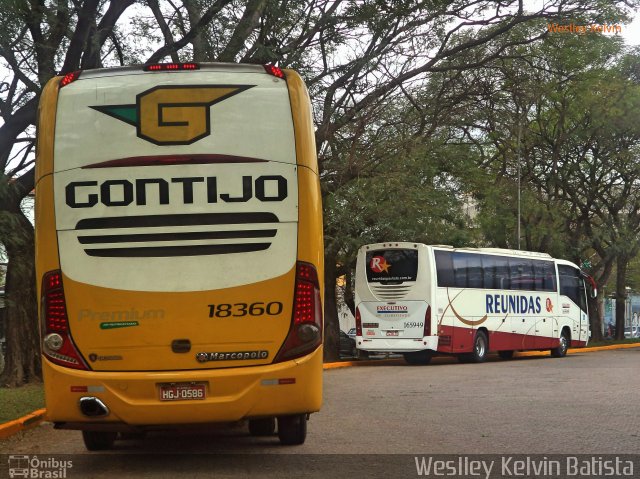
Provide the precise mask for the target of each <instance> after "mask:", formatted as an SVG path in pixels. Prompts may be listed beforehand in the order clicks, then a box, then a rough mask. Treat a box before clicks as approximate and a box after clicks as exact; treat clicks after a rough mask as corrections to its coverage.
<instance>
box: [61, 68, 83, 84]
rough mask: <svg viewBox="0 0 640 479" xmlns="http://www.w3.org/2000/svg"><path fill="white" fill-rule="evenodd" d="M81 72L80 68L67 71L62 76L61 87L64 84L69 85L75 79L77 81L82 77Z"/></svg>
mask: <svg viewBox="0 0 640 479" xmlns="http://www.w3.org/2000/svg"><path fill="white" fill-rule="evenodd" d="M80 73H81V71H80V70H76V71H74V72H71V73H67V74H66V75H65V76H63V77H62V80H60V88H62V87H63V86H67V85H68V84H69V83H73V82H74V81H76V80H77V79H78V78H79V77H80Z"/></svg>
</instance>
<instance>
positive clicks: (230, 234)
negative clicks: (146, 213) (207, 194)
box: [78, 230, 278, 244]
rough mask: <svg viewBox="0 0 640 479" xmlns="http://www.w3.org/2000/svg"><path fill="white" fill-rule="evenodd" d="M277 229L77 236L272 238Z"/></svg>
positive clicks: (98, 239) (95, 240)
mask: <svg viewBox="0 0 640 479" xmlns="http://www.w3.org/2000/svg"><path fill="white" fill-rule="evenodd" d="M277 231H278V230H244V231H194V232H190V233H152V234H135V235H100V236H78V241H79V242H80V243H81V244H100V243H135V242H149V241H187V240H201V239H235V238H272V237H274V236H275V235H276V232H277Z"/></svg>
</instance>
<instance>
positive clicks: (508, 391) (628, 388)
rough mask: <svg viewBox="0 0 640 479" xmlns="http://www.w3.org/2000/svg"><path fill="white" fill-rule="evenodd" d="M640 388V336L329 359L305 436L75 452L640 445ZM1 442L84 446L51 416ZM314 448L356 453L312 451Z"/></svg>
mask: <svg viewBox="0 0 640 479" xmlns="http://www.w3.org/2000/svg"><path fill="white" fill-rule="evenodd" d="M639 392H640V348H634V349H626V350H616V351H605V352H596V353H579V354H572V355H569V356H567V357H566V358H563V359H552V358H549V357H526V358H516V359H514V360H512V361H500V360H497V359H495V360H493V359H492V360H490V361H489V362H487V363H485V364H479V365H478V364H458V363H457V362H456V361H454V360H453V359H450V358H442V359H437V360H435V363H434V364H431V365H429V366H406V365H404V364H401V363H400V362H397V364H390V365H382V363H381V364H379V365H376V366H363V367H354V368H343V369H333V370H328V371H325V393H324V397H325V399H324V406H323V409H322V411H321V412H320V413H318V414H315V415H313V416H312V417H311V420H310V422H309V433H308V436H307V441H306V443H305V444H304V445H302V446H297V447H288V448H287V447H282V446H280V445H279V444H278V441H277V438H275V437H274V438H266V439H265V438H252V437H249V436H248V434H247V432H246V429H245V428H240V427H236V428H225V429H216V430H214V431H201V432H198V433H179V434H176V433H173V434H171V433H154V434H151V435H149V436H148V437H147V438H146V439H144V440H128V441H121V442H118V443H116V445H117V450H116V451H113V452H109V453H106V454H96V453H93V454H90V455H85V456H83V457H82V458H77V457H76V460H77V461H80V462H82V466H83V468H85V467H86V464H87V461H88V464H89V465H90V466H91V468H92V471H93V473H94V474H96V475H95V476H94V477H112V476H113V475H114V474H117V475H119V476H122V477H128V475H129V473H131V474H132V475H131V477H175V474H176V472H180V471H182V472H185V471H191V473H190V474H189V475H188V476H190V477H198V474H199V473H201V474H203V475H202V476H201V477H208V475H209V474H211V473H212V471H215V476H216V477H247V476H248V475H250V474H255V471H256V470H257V471H259V474H258V475H257V476H256V477H287V475H286V474H285V475H283V474H282V473H281V467H280V466H279V464H282V461H285V462H287V461H288V462H287V464H289V465H290V466H291V467H293V468H294V469H295V470H297V471H298V472H301V471H302V472H305V474H308V475H309V474H310V476H309V477H313V471H315V470H318V471H320V470H322V469H323V468H325V469H326V467H328V464H329V463H332V464H341V463H343V462H344V463H346V465H341V466H339V467H343V468H345V469H340V470H344V471H347V469H348V467H354V464H356V465H358V464H359V465H358V466H357V467H356V469H357V470H359V471H362V467H361V466H363V465H367V466H368V467H369V468H370V467H371V465H372V464H374V465H376V464H377V465H378V466H379V468H377V469H375V470H378V471H379V472H380V473H381V477H382V476H383V475H384V473H388V472H392V471H393V468H392V467H391V466H390V465H391V464H396V466H397V463H398V462H403V461H404V462H406V463H407V464H409V462H411V464H413V455H425V454H428V455H430V454H463V455H466V454H503V455H504V454H528V455H530V454H541V455H542V454H544V455H549V454H593V455H602V454H638V453H640V393H639ZM0 452H2V453H5V454H29V455H33V454H40V455H41V457H46V455H50V454H84V453H85V452H86V451H85V450H84V446H83V444H82V440H81V438H80V433H78V432H76V431H56V430H54V429H53V428H52V427H51V425H50V424H43V425H41V426H40V427H38V428H36V429H34V430H31V431H27V432H25V433H22V434H20V435H18V436H16V437H13V438H11V439H9V440H8V441H5V442H4V443H0ZM116 453H119V454H116ZM122 453H125V454H122ZM131 453H134V454H141V453H147V454H154V455H156V456H154V458H149V457H148V456H144V455H137V456H134V455H132V454H131ZM219 453H224V454H231V455H233V456H217V457H216V459H215V460H212V456H210V454H219ZM157 454H163V455H168V454H179V455H180V456H157ZM194 454H203V455H194ZM248 454H251V455H253V456H249V457H248V456H246V455H248ZM274 454H278V455H281V454H286V456H280V457H278V456H275V455H274ZM316 454H322V455H334V454H339V455H349V456H328V458H329V459H327V458H325V459H323V458H322V456H308V455H316ZM352 454H357V455H359V456H357V457H354V456H350V455H352ZM382 454H395V455H399V454H406V455H411V456H410V457H409V456H407V457H402V456H398V457H392V456H386V457H385V456H380V455H382ZM42 455H45V456H42ZM235 455H241V456H235ZM176 457H177V458H178V459H179V460H176V459H175V458H176ZM409 459H410V460H409ZM380 461H382V462H380ZM336 467H337V466H336ZM176 468H177V469H176ZM254 468H257V469H254ZM411 468H412V469H413V472H414V473H415V466H414V465H411ZM97 471H104V474H103V475H102V474H99V473H98V472H97ZM198 471H200V472H198ZM325 473H326V470H325V472H324V473H322V474H325ZM636 473H638V476H640V471H636ZM1 474H2V470H1V469H0V477H1ZM165 474H166V476H165ZM320 475H321V474H320ZM293 476H295V473H292V477H293ZM303 476H304V475H303ZM67 477H81V476H73V475H71V474H69V475H68V476H67ZM82 477H85V476H82ZM337 477H343V476H342V475H338V476H337ZM354 477H364V476H360V475H356V476H354ZM367 477H375V474H374V475H373V476H372V475H371V474H370V473H368V474H367Z"/></svg>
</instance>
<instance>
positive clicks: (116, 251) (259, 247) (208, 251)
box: [84, 243, 271, 258]
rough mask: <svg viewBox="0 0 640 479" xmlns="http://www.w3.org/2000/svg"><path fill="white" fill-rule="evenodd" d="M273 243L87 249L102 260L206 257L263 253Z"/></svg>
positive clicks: (86, 250) (91, 254)
mask: <svg viewBox="0 0 640 479" xmlns="http://www.w3.org/2000/svg"><path fill="white" fill-rule="evenodd" d="M269 246H271V243H244V244H211V245H193V246H153V247H142V248H104V249H85V250H84V251H85V253H87V254H88V255H89V256H97V257H102V258H161V257H162V258H166V257H170V256H205V255H214V254H231V253H249V252H252V251H263V250H265V249H267V248H269Z"/></svg>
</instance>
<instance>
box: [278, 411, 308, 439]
mask: <svg viewBox="0 0 640 479" xmlns="http://www.w3.org/2000/svg"><path fill="white" fill-rule="evenodd" d="M278 437H279V438H280V443H281V444H283V445H285V446H295V445H298V444H303V443H304V440H305V439H306V438H307V415H306V414H296V415H294V416H280V417H279V418H278Z"/></svg>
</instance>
